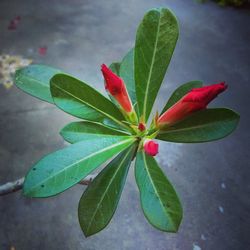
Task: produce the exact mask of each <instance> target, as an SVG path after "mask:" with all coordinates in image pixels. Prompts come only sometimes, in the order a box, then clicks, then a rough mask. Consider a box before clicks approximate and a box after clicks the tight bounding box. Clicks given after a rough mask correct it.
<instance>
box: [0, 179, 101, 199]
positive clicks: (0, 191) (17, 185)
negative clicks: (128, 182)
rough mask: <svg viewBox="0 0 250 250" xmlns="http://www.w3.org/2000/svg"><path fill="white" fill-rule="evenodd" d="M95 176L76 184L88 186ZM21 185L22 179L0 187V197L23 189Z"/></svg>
mask: <svg viewBox="0 0 250 250" xmlns="http://www.w3.org/2000/svg"><path fill="white" fill-rule="evenodd" d="M96 175H97V174H93V175H88V176H87V177H86V178H84V179H82V180H81V181H79V182H78V184H81V185H89V183H90V182H92V180H93V179H94V178H95V177H96ZM23 183H24V177H22V178H20V179H18V180H15V181H12V182H7V183H5V184H3V185H0V196H3V195H7V194H11V193H14V192H17V191H19V190H21V189H22V188H23Z"/></svg>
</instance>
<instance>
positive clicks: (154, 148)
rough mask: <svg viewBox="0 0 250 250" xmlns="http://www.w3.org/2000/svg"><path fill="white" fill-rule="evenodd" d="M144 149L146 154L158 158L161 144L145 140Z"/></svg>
mask: <svg viewBox="0 0 250 250" xmlns="http://www.w3.org/2000/svg"><path fill="white" fill-rule="evenodd" d="M143 148H144V151H145V153H146V154H148V155H151V156H156V155H157V154H158V152H159V151H158V150H159V144H158V143H157V142H154V141H153V140H145V142H144V144H143Z"/></svg>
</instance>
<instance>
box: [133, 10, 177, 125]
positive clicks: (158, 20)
mask: <svg viewBox="0 0 250 250" xmlns="http://www.w3.org/2000/svg"><path fill="white" fill-rule="evenodd" d="M178 34H179V31H178V23H177V20H176V18H175V16H174V15H173V13H172V12H171V11H170V10H168V9H163V8H160V9H152V10H150V11H149V12H148V13H147V14H146V15H145V16H144V18H143V20H142V22H141V24H140V25H139V28H138V30H137V34H136V43H135V52H134V53H135V55H134V57H135V58H134V70H135V87H136V95H137V101H138V106H139V111H140V115H141V116H143V117H144V118H145V121H147V120H148V117H149V115H150V112H151V109H152V107H153V104H154V101H155V98H156V96H157V93H158V91H159V88H160V86H161V83H162V80H163V78H164V75H165V72H166V70H167V67H168V65H169V62H170V60H171V57H172V54H173V52H174V48H175V45H176V42H177V39H178Z"/></svg>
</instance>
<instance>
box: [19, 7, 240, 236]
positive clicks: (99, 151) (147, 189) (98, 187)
mask: <svg viewBox="0 0 250 250" xmlns="http://www.w3.org/2000/svg"><path fill="white" fill-rule="evenodd" d="M178 33H179V30H178V22H177V20H176V17H175V16H174V15H173V13H172V12H171V11H170V10H168V9H165V8H159V9H152V10H150V11H149V12H147V13H146V14H145V16H144V17H143V19H142V21H141V23H140V25H139V27H138V30H137V33H136V41H135V46H134V48H133V49H132V50H130V51H129V52H128V54H127V55H125V57H124V58H123V59H122V60H121V62H116V63H113V64H111V65H110V69H112V70H113V72H115V73H116V74H117V75H119V76H120V77H121V78H122V79H123V80H124V82H125V84H126V86H127V90H128V93H129V96H130V98H131V101H132V102H133V105H134V107H135V110H136V113H137V115H138V120H140V119H141V118H142V117H143V120H144V122H145V123H147V122H148V118H149V116H150V113H151V110H152V106H153V104H154V102H155V99H156V96H157V93H158V91H159V88H160V86H161V83H162V81H163V78H164V76H165V72H166V70H167V68H168V65H169V63H170V60H171V57H172V54H173V51H174V48H175V45H176V42H177V39H178ZM15 82H16V85H17V86H18V87H19V88H20V89H22V90H23V91H25V92H27V93H28V94H30V95H33V96H35V97H37V98H39V99H41V100H44V101H47V102H49V103H52V104H55V105H56V106H57V107H58V108H60V109H62V110H63V111H65V112H67V113H69V114H71V115H73V116H75V117H77V118H80V119H82V121H76V122H72V123H70V124H68V125H67V126H66V127H64V128H63V129H62V130H61V131H60V134H61V136H62V137H63V138H64V139H65V140H66V141H67V142H69V143H71V145H70V146H68V147H66V148H64V149H61V150H59V151H56V152H53V153H51V154H49V155H47V156H45V157H44V158H42V159H41V160H40V161H38V162H37V163H36V164H35V165H34V166H33V167H32V168H31V169H30V171H29V172H28V173H27V175H26V177H25V183H24V187H23V194H24V195H25V196H28V197H50V196H54V195H57V194H59V193H61V192H63V191H65V190H66V189H68V188H70V187H72V186H73V185H75V184H77V183H78V182H79V181H80V180H81V179H83V178H85V177H86V176H87V175H89V174H90V173H91V172H92V171H94V170H95V169H96V168H98V167H99V166H100V165H101V164H104V163H105V164H107V165H106V167H104V168H103V170H102V171H101V172H100V173H99V174H98V176H97V177H96V178H95V179H94V180H93V182H91V183H90V185H89V186H88V187H87V189H86V190H85V192H84V193H83V195H82V197H81V198H80V202H79V207H78V215H79V222H80V225H81V228H82V230H83V232H84V234H85V236H90V235H93V234H95V233H97V232H99V231H100V230H102V229H103V228H105V227H106V226H107V225H108V223H109V222H110V220H111V218H112V216H113V214H114V212H115V210H116V207H117V205H118V202H119V199H120V196H121V193H122V189H123V186H124V183H125V181H126V176H127V173H128V171H129V167H130V165H131V162H132V161H133V160H134V159H135V177H136V182H137V185H138V188H139V191H140V199H141V206H142V209H143V211H144V214H145V217H146V218H147V220H148V221H149V222H150V223H151V224H152V225H153V226H154V227H156V228H158V229H160V230H163V231H166V232H177V230H178V228H179V225H180V223H181V220H182V206H181V203H180V200H179V198H178V195H177V193H176V191H175V190H174V188H173V186H172V185H171V183H170V181H169V180H168V178H167V177H166V175H165V174H164V172H163V171H162V170H161V168H160V166H159V164H158V163H157V161H156V160H155V159H154V157H152V156H150V155H147V154H146V153H145V152H144V151H143V150H142V147H141V146H140V145H141V142H142V141H143V140H144V139H145V138H154V137H155V136H156V134H155V131H152V130H151V129H147V130H145V131H144V132H141V131H139V130H138V129H135V128H136V126H137V125H138V124H136V123H131V122H130V121H129V120H126V117H125V116H124V113H123V112H121V109H120V108H119V106H117V103H116V102H115V100H114V99H113V98H112V97H111V98H110V99H109V98H107V97H105V96H103V95H102V94H101V93H99V92H98V91H97V90H95V89H94V88H92V87H91V86H89V85H88V84H87V83H85V82H84V81H81V80H79V79H76V78H74V77H73V76H70V75H69V74H65V73H63V72H62V71H61V70H58V69H54V68H51V67H48V66H45V65H30V66H28V67H25V68H23V69H21V70H18V71H17V72H16V77H15ZM201 86H202V82H200V81H191V82H188V83H185V84H184V85H181V86H180V87H178V88H177V90H176V91H175V92H174V93H173V94H172V95H171V97H170V99H169V100H168V101H167V104H166V106H165V107H164V109H163V110H164V111H165V110H167V109H168V108H169V107H171V106H172V105H174V104H175V103H176V102H177V101H178V100H180V99H181V98H182V96H184V95H185V94H186V93H187V92H188V91H189V90H190V89H192V88H195V87H201ZM238 120H239V115H238V114H236V113H235V112H233V111H232V110H229V109H226V108H218V109H207V110H203V111H198V112H197V113H196V114H195V115H192V116H191V117H189V118H187V119H185V120H184V121H181V122H179V123H178V124H176V125H174V126H173V127H171V128H170V129H169V130H165V131H164V133H162V134H161V135H160V136H158V137H157V138H156V139H161V140H163V141H171V142H196V143H198V142H205V141H212V140H217V139H220V138H222V137H225V136H226V135H228V134H230V133H231V132H232V131H233V130H234V129H235V127H236V126H237V123H238ZM153 132H154V133H153ZM110 159H112V160H110ZM108 161H109V162H108ZM107 162H108V163H107Z"/></svg>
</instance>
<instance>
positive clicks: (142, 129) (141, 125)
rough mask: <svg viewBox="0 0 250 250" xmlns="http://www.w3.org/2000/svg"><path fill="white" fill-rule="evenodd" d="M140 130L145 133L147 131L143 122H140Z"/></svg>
mask: <svg viewBox="0 0 250 250" xmlns="http://www.w3.org/2000/svg"><path fill="white" fill-rule="evenodd" d="M138 129H139V130H140V131H141V132H143V131H144V130H145V129H146V126H145V124H144V123H143V122H140V123H139V125H138Z"/></svg>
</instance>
